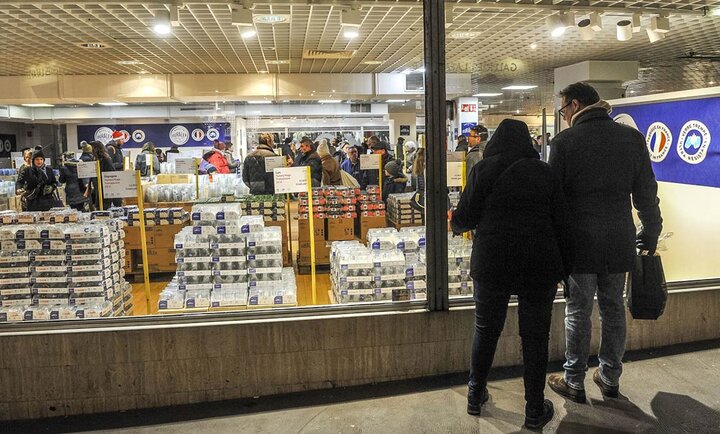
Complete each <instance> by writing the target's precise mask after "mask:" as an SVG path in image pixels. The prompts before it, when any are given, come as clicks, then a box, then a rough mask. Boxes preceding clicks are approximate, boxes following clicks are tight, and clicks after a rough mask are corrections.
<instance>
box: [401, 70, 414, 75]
mask: <svg viewBox="0 0 720 434" xmlns="http://www.w3.org/2000/svg"><path fill="white" fill-rule="evenodd" d="M413 72H415V71H413V70H412V69H406V70H405V71H403V72H402V73H403V74H405V75H410V74H412V73H413Z"/></svg>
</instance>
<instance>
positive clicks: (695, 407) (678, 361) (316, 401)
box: [0, 341, 720, 434]
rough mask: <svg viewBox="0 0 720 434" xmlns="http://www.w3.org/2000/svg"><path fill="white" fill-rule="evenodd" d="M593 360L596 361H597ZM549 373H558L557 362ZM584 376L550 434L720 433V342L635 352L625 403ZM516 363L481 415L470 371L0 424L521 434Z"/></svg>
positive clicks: (497, 373) (22, 428) (115, 429)
mask: <svg viewBox="0 0 720 434" xmlns="http://www.w3.org/2000/svg"><path fill="white" fill-rule="evenodd" d="M595 362H597V361H596V360H595ZM551 369H552V370H555V371H557V370H560V369H561V365H560V364H559V363H555V364H553V365H552V366H551ZM593 369H594V368H591V370H590V371H589V372H590V375H588V378H587V379H586V382H585V386H586V390H587V393H588V403H587V404H575V403H573V402H570V401H566V400H564V399H563V398H561V397H560V396H558V395H556V394H555V393H553V392H552V391H551V390H549V388H546V396H547V397H548V398H549V399H551V400H552V401H553V403H554V404H555V418H554V419H553V421H551V422H550V423H549V424H548V425H547V426H546V427H545V430H544V432H546V433H551V432H556V433H568V434H569V433H573V434H574V433H578V434H585V433H591V434H592V433H720V341H712V342H704V343H699V344H692V345H685V346H676V347H668V348H663V349H659V350H650V351H640V352H634V353H630V354H628V355H627V356H626V358H625V367H624V374H623V377H622V383H621V389H620V392H621V395H622V396H621V398H620V399H603V397H602V396H601V394H600V392H599V390H598V389H597V387H596V386H595V385H594V384H593V382H592V378H591V374H592V370H593ZM520 375H521V371H520V370H519V369H518V368H509V369H496V370H493V372H492V374H491V380H492V381H491V382H490V384H489V390H490V395H491V398H490V402H489V403H488V404H486V406H485V407H484V408H483V417H479V418H478V417H472V416H469V415H467V414H466V413H465V404H466V400H465V396H466V395H465V393H466V388H465V386H464V384H463V383H464V381H465V378H464V377H465V375H453V376H444V377H435V378H427V379H419V380H409V381H402V382H395V383H389V384H379V385H372V386H360V387H353V388H344V389H335V390H327V391H314V392H305V393H298V394H293V395H286V396H275V397H258V398H255V399H246V400H237V401H226V402H219V403H205V404H197V405H189V406H182V407H172V408H163V409H151V410H140V411H132V412H126V413H115V414H102V415H90V416H77V417H69V418H64V419H62V418H58V419H50V420H41V421H27V422H16V423H9V424H2V423H0V433H13V434H15V433H59V432H63V433H70V432H93V433H95V432H97V433H100V432H102V433H108V432H110V433H174V434H184V433H188V434H190V433H193V434H194V433H218V434H220V433H273V434H276V433H277V434H279V433H393V434H400V433H520V432H529V431H528V430H526V429H524V428H522V423H523V418H524V416H523V410H524V400H523V386H522V378H521V377H520Z"/></svg>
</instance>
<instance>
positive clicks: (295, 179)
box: [273, 167, 308, 194]
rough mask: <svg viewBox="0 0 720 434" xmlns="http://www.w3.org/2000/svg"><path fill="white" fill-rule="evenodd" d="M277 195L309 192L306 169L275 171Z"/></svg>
mask: <svg viewBox="0 0 720 434" xmlns="http://www.w3.org/2000/svg"><path fill="white" fill-rule="evenodd" d="M273 178H274V180H275V194H285V193H302V192H305V191H308V179H307V178H308V177H307V168H306V167H282V168H276V169H275V170H273Z"/></svg>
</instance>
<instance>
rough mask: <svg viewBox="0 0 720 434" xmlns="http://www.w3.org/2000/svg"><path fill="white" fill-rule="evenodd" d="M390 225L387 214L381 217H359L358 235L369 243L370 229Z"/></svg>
mask: <svg viewBox="0 0 720 434" xmlns="http://www.w3.org/2000/svg"><path fill="white" fill-rule="evenodd" d="M385 227H388V222H387V221H386V220H385V216H380V217H358V237H360V239H362V241H363V242H364V243H367V233H368V230H369V229H375V228H385Z"/></svg>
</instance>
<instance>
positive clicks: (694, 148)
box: [612, 97, 720, 187]
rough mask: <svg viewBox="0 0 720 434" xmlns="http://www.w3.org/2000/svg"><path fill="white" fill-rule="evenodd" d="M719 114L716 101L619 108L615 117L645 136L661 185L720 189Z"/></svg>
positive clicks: (719, 100)
mask: <svg viewBox="0 0 720 434" xmlns="http://www.w3.org/2000/svg"><path fill="white" fill-rule="evenodd" d="M718 113H720V97H713V98H702V99H693V100H685V101H667V102H653V103H646V104H638V105H632V106H626V107H621V106H615V107H613V112H612V116H613V118H614V119H615V121H616V122H619V123H622V124H625V125H628V126H631V127H633V128H635V129H637V130H638V131H640V132H641V133H642V134H643V135H644V136H645V143H646V145H647V149H648V152H649V154H650V160H651V161H652V165H653V170H654V172H655V177H656V178H657V180H658V181H666V182H674V183H678V184H691V185H703V186H707V187H720V117H718ZM713 136H715V140H714V141H713Z"/></svg>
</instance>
